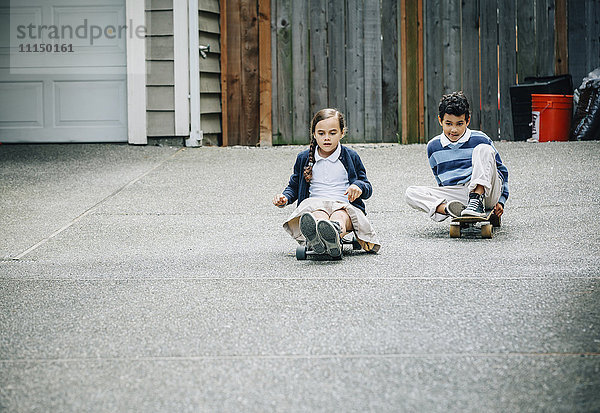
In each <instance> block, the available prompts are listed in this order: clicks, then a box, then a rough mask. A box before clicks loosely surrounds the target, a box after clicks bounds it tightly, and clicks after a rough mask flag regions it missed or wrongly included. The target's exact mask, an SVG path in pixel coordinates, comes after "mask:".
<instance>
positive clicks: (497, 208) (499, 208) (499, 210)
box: [494, 202, 504, 218]
mask: <svg viewBox="0 0 600 413" xmlns="http://www.w3.org/2000/svg"><path fill="white" fill-rule="evenodd" d="M503 213H504V207H503V206H502V204H501V203H500V202H498V203H497V204H496V206H495V207H494V214H496V216H497V217H498V218H500V217H501V216H502V214H503Z"/></svg>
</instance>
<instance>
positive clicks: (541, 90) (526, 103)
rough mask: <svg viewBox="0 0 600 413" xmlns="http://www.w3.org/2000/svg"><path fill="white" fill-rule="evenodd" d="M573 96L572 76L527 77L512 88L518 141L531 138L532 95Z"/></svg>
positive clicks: (514, 125)
mask: <svg viewBox="0 0 600 413" xmlns="http://www.w3.org/2000/svg"><path fill="white" fill-rule="evenodd" d="M532 93H535V94H549V95H572V94H573V80H572V78H571V75H560V76H543V77H526V78H525V79H524V80H523V83H519V84H518V85H513V86H511V87H510V106H511V110H512V117H513V135H514V139H515V140H516V141H525V140H527V139H529V138H531V94H532Z"/></svg>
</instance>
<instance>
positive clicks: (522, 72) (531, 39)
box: [517, 0, 536, 83]
mask: <svg viewBox="0 0 600 413" xmlns="http://www.w3.org/2000/svg"><path fill="white" fill-rule="evenodd" d="M517 47H518V52H517V75H518V79H519V83H522V82H523V80H524V79H525V78H526V77H528V76H535V74H536V64H535V61H536V59H535V54H536V46H535V9H534V2H533V1H532V0H529V1H523V2H520V3H519V7H518V8H517Z"/></svg>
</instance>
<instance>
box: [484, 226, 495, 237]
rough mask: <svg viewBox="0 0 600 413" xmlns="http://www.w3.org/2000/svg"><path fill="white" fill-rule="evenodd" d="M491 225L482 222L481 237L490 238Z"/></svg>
mask: <svg viewBox="0 0 600 413" xmlns="http://www.w3.org/2000/svg"><path fill="white" fill-rule="evenodd" d="M492 232H493V225H492V224H483V225H482V226H481V237H482V238H492Z"/></svg>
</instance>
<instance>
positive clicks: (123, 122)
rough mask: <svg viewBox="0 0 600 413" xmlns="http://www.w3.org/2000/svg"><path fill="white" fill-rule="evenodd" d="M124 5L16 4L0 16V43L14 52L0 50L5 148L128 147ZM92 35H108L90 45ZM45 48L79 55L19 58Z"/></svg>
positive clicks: (16, 0) (101, 0)
mask: <svg viewBox="0 0 600 413" xmlns="http://www.w3.org/2000/svg"><path fill="white" fill-rule="evenodd" d="M125 1H126V0H12V1H11V9H10V10H9V9H6V8H0V35H2V34H5V35H6V36H8V37H9V38H10V39H11V46H12V49H9V48H5V49H4V50H3V49H0V142H127V83H126V73H127V57H126V42H127V36H129V35H130V33H129V30H130V29H131V28H128V29H127V30H122V31H121V33H120V34H121V36H119V28H120V27H123V26H125V25H126V24H127V22H126V11H125ZM19 25H21V26H23V28H21V32H23V31H25V34H26V36H25V38H23V39H17V38H16V37H17V34H18V30H17V27H18V26H19ZM29 26H33V27H32V30H33V31H32V33H31V35H30V33H29ZM92 26H93V27H96V28H95V29H92ZM8 27H9V28H10V29H7V28H8ZM63 27H64V29H63ZM77 30H79V32H77ZM92 30H95V32H94V34H95V37H98V34H99V30H100V31H102V35H101V36H100V37H99V38H94V39H93V40H92V39H91V37H92V36H91V35H92ZM51 33H53V34H51ZM39 34H43V36H42V38H41V39H40V38H39ZM107 34H108V36H107ZM133 35H135V33H133ZM52 37H58V38H52ZM47 43H50V44H72V45H73V50H74V52H73V53H62V52H58V53H57V52H55V51H54V48H53V51H52V52H45V53H35V52H30V53H26V52H19V51H18V45H19V44H31V45H33V44H47ZM31 48H33V46H31ZM59 50H60V48H59Z"/></svg>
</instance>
